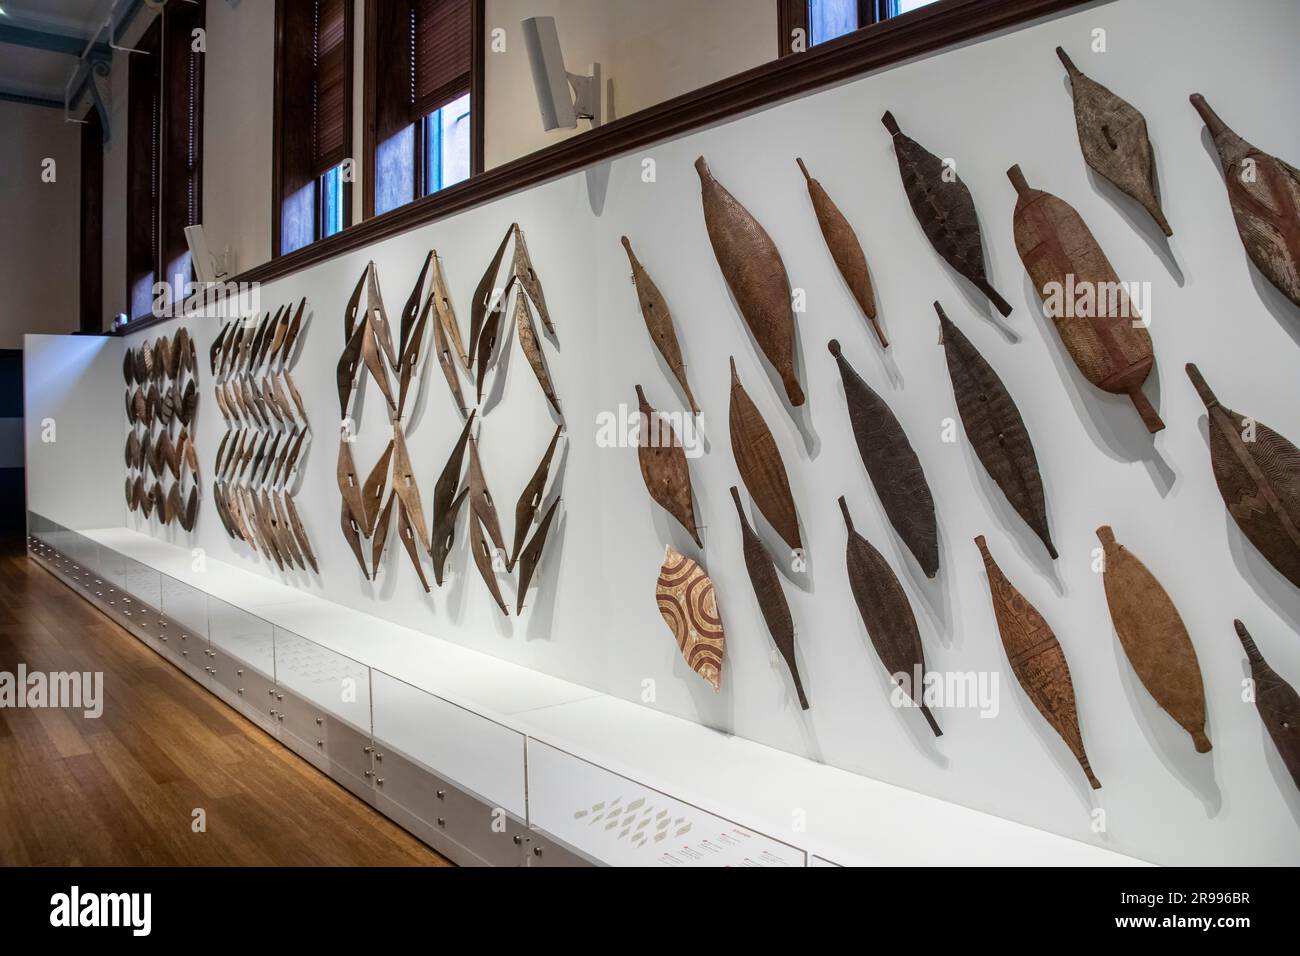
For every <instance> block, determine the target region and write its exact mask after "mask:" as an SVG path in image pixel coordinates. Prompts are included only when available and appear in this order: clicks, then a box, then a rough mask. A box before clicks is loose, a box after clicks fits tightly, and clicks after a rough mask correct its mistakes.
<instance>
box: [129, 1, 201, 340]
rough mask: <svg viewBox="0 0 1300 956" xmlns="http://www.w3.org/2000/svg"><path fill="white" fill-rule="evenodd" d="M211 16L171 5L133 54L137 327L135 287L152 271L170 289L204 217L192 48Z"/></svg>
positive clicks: (132, 274) (132, 248)
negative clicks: (173, 271) (192, 228)
mask: <svg viewBox="0 0 1300 956" xmlns="http://www.w3.org/2000/svg"><path fill="white" fill-rule="evenodd" d="M205 11H206V5H205V0H198V2H196V3H195V2H189V0H171V2H170V3H168V5H167V6H165V7H164V8H163V9H162V12H161V13H160V14H159V15H158V16H157V17H156V18H155V19H154V21H153V22H152V23H150V24H149V26H148V27H146V28H145V30H144V33H143V34H141V37H140V39H139V40H137V41H136V43H135V50H136V51H137V52H133V53H131V54H129V56H130V61H129V65H128V80H127V104H128V105H127V133H126V136H127V162H126V167H127V196H126V233H127V235H126V297H125V311H126V316H127V320H128V324H129V325H131V326H132V328H135V327H138V325H139V323H141V322H144V321H148V319H149V317H150V315H149V313H141V314H136V315H133V314H132V313H133V312H135V311H136V310H135V309H134V308H133V307H132V306H133V304H132V287H133V286H134V285H135V283H136V281H137V280H139V279H140V278H142V277H143V276H144V275H145V274H146V272H145V269H146V267H148V269H149V270H150V272H151V273H152V275H153V281H154V282H155V283H156V282H159V281H164V280H165V281H169V282H170V281H171V279H172V277H171V276H168V275H167V274H166V269H167V267H168V265H169V264H170V261H174V259H175V257H176V256H178V255H180V254H183V253H184V252H185V251H186V250H187V249H188V245H187V243H186V241H185V226H187V225H191V224H192V223H196V222H201V221H202V218H203V85H204V81H203V55H202V54H198V55H195V54H193V53H192V52H191V50H190V44H191V42H192V36H191V34H192V30H193V29H194V28H195V27H202V26H203V25H204V14H205ZM182 53H183V54H185V55H184V57H182V56H180V54H182ZM180 104H186V105H187V107H188V108H187V110H186V115H185V116H184V117H181V116H180V114H176V113H174V111H175V110H176V109H177V108H178V106H179V105H180ZM145 111H148V113H149V114H150V115H149V116H148V117H146V115H145ZM182 124H183V125H182ZM178 130H180V131H181V133H180V135H173V134H176V133H177V131H178ZM182 154H183V155H182ZM176 163H182V164H183V165H184V169H183V170H182V173H181V175H174V174H175V172H176V170H175V169H174V168H173V167H174V165H175V164H176ZM177 183H180V184H181V185H179V186H178V185H177ZM182 192H183V193H184V196H182V195H181V193H182ZM146 244H147V245H148V248H145V246H146ZM169 260H170V261H169ZM186 278H188V277H186Z"/></svg>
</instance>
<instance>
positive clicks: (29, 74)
mask: <svg viewBox="0 0 1300 956" xmlns="http://www.w3.org/2000/svg"><path fill="white" fill-rule="evenodd" d="M111 5H112V0H0V10H3V11H4V13H3V15H0V25H6V26H17V27H24V28H26V29H29V30H37V31H40V32H42V33H58V34H63V35H65V36H74V37H79V38H82V39H85V38H88V37H89V36H90V35H91V34H92V33H94V32H95V30H96V29H98V27H99V26H100V24H101V23H103V20H104V18H105V17H106V16H107V15H108V10H109V8H110V6H111ZM75 66H76V57H75V56H71V55H66V54H63V53H56V52H54V51H51V50H42V49H37V48H34V47H30V46H20V45H17V44H12V43H0V92H6V93H18V94H22V95H25V96H35V97H40V98H42V99H54V100H62V99H63V88H64V85H65V84H66V83H67V81H68V77H69V76H70V75H71V74H72V71H73V69H74V67H75Z"/></svg>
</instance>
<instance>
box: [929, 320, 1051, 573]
mask: <svg viewBox="0 0 1300 956" xmlns="http://www.w3.org/2000/svg"><path fill="white" fill-rule="evenodd" d="M934 310H935V311H936V312H938V313H939V327H940V329H941V330H942V333H943V352H944V357H945V358H946V359H947V362H948V375H949V377H950V378H951V379H952V391H953V395H954V396H955V397H956V399H957V411H958V412H959V413H960V415H961V423H962V426H963V427H964V428H965V429H966V437H967V438H969V439H970V443H971V446H972V447H973V448H974V449H975V454H976V455H977V456H978V457H979V460H980V463H981V464H982V465H983V466H984V470H985V471H987V472H988V473H989V477H990V478H992V479H993V481H994V482H995V483H996V484H997V486H998V487H999V488H1001V489H1002V493H1003V494H1004V495H1006V496H1007V501H1009V502H1010V503H1011V507H1012V508H1014V509H1015V510H1016V514H1018V515H1020V517H1021V518H1023V519H1024V520H1025V524H1027V525H1029V527H1030V528H1032V529H1033V531H1034V534H1036V535H1038V538H1039V540H1041V541H1042V542H1043V546H1044V547H1046V548H1047V553H1048V554H1050V555H1051V556H1052V558H1053V559H1055V558H1056V546H1055V545H1053V544H1052V534H1051V532H1050V531H1049V530H1048V527H1047V504H1046V501H1045V500H1044V497H1043V479H1042V476H1041V475H1040V474H1039V471H1038V457H1037V456H1036V455H1035V454H1034V445H1033V442H1031V441H1030V440H1029V431H1028V430H1027V429H1026V428H1025V422H1024V419H1022V418H1021V417H1020V409H1019V408H1017V407H1016V403H1015V401H1014V400H1012V398H1011V394H1010V393H1009V392H1008V391H1007V389H1006V386H1005V385H1003V384H1002V379H1000V378H998V373H997V372H995V371H993V366H991V365H989V363H988V362H986V361H985V360H984V356H982V355H980V353H979V351H978V350H977V349H976V348H975V346H974V345H972V344H971V341H970V339H968V338H966V336H965V335H963V334H962V331H961V329H959V328H957V326H955V325H953V323H952V321H951V320H950V319H949V318H948V316H947V315H946V314H944V311H943V307H942V306H940V305H939V303H938V302H936V303H935V304H934Z"/></svg>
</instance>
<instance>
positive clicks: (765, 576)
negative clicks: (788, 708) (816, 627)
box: [731, 485, 808, 710]
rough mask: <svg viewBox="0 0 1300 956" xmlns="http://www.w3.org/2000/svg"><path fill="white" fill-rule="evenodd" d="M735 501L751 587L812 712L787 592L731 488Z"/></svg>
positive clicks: (797, 689) (801, 699)
mask: <svg viewBox="0 0 1300 956" xmlns="http://www.w3.org/2000/svg"><path fill="white" fill-rule="evenodd" d="M731 500H732V501H734V502H735V503H736V516H737V517H738V518H740V537H741V543H742V546H743V551H744V554H745V570H746V571H747V572H749V583H750V584H751V585H752V586H753V588H754V597H755V598H757V599H758V609H759V611H760V612H762V615H763V623H764V624H766V625H767V630H768V633H769V634H771V635H772V643H773V644H775V645H776V649H777V650H778V651H779V652H780V653H781V657H782V659H783V660H784V661H785V666H786V667H788V668H789V669H790V677H791V678H792V679H793V680H794V690H795V693H796V694H798V696H799V706H800V707H801V708H802V709H803V710H807V709H808V698H807V697H806V696H805V695H804V692H803V681H801V680H800V679H799V665H798V663H797V662H796V661H795V656H794V620H793V618H791V616H790V605H789V604H788V603H787V602H786V599H785V592H784V591H782V590H781V578H780V576H779V575H778V574H777V573H776V565H775V564H773V563H772V556H771V555H770V554H768V553H767V548H765V547H763V542H762V541H761V540H760V539H759V537H758V535H757V534H755V533H754V529H753V528H751V527H750V526H749V520H748V519H747V518H746V517H745V509H744V507H743V506H742V505H741V503H740V492H739V491H737V490H736V486H735V485H732V486H731Z"/></svg>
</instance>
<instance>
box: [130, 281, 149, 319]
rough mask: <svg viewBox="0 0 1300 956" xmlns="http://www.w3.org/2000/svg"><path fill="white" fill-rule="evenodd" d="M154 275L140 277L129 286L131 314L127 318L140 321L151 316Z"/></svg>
mask: <svg viewBox="0 0 1300 956" xmlns="http://www.w3.org/2000/svg"><path fill="white" fill-rule="evenodd" d="M153 280H154V274H153V273H152V272H150V273H149V274H148V275H143V276H140V278H138V279H136V280H135V283H134V284H133V285H132V286H131V314H130V315H129V316H128V317H127V318H131V319H140V318H143V317H144V316H146V315H152V314H153Z"/></svg>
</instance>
